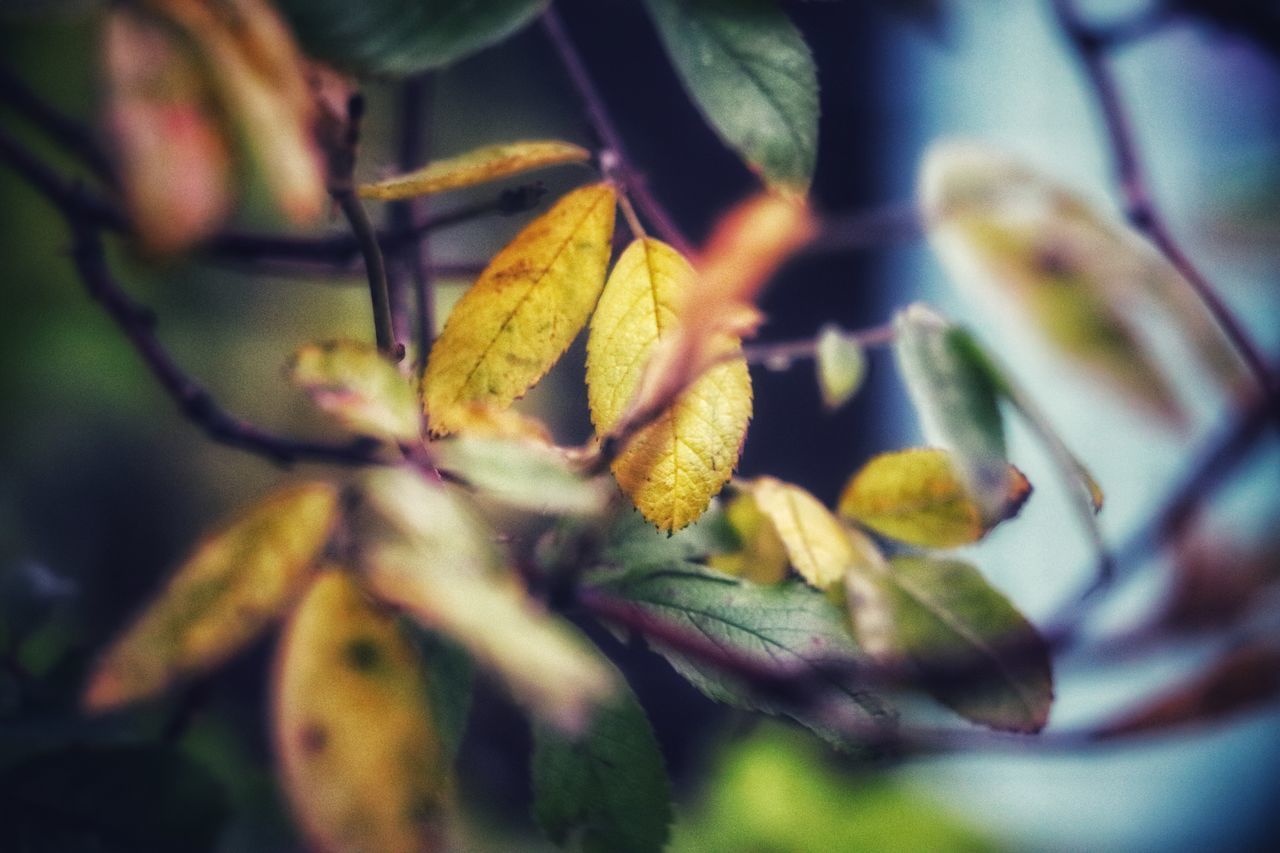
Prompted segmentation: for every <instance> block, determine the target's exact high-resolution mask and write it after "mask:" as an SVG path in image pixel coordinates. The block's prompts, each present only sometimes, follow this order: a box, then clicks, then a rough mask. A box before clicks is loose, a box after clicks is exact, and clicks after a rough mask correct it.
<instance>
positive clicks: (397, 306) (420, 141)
mask: <svg viewBox="0 0 1280 853" xmlns="http://www.w3.org/2000/svg"><path fill="white" fill-rule="evenodd" d="M431 99H432V77H431V76H430V75H429V74H423V75H417V76H414V77H410V78H409V79H407V80H405V81H404V83H403V84H402V85H401V89H400V109H399V122H400V128H399V151H398V155H397V165H398V168H399V170H400V172H401V173H402V174H403V173H405V172H409V171H412V170H413V169H415V168H417V167H418V166H420V165H421V164H423V163H425V162H426V161H427V160H429V159H430V150H431V149H430V139H429V129H428V122H429V115H430V111H431ZM426 205H427V203H426V199H424V198H414V199H406V200H404V201H399V202H393V203H391V204H390V205H388V207H387V226H388V228H387V230H388V231H403V230H405V229H408V228H410V227H412V224H413V222H414V221H415V220H416V219H421V218H422V217H423V216H424V215H425V212H426ZM396 261H398V262H394V261H393V263H392V265H391V268H390V279H389V281H390V284H391V295H392V304H393V314H394V315H395V316H396V318H397V319H398V320H399V321H400V323H399V326H398V327H397V329H396V334H397V336H398V337H399V338H400V340H408V339H409V338H410V336H411V335H412V337H413V339H414V340H415V341H416V349H417V369H418V371H419V373H421V371H423V370H424V369H425V368H426V364H427V353H428V352H429V351H430V350H431V342H432V339H433V338H434V336H435V326H436V321H435V280H434V275H433V270H432V265H431V247H430V245H429V244H428V242H427V240H426V239H421V240H416V241H414V243H413V244H412V245H410V246H409V247H407V249H406V250H405V252H404V253H402V254H401V255H400V257H399V258H397V259H396ZM406 273H407V274H408V277H409V280H410V283H411V284H412V293H413V301H414V303H415V305H414V317H415V318H416V322H415V323H414V324H413V328H412V330H411V329H410V323H409V322H408V320H409V306H408V301H409V300H408V290H409V288H406V287H405V286H404V284H405V282H404V276H405V274H406Z"/></svg>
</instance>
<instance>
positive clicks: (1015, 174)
mask: <svg viewBox="0 0 1280 853" xmlns="http://www.w3.org/2000/svg"><path fill="white" fill-rule="evenodd" d="M921 194H922V202H923V204H924V208H925V216H926V220H927V224H928V230H929V237H930V241H931V243H932V245H933V246H934V248H935V249H936V251H937V252H938V255H939V257H940V258H941V260H942V262H943V263H944V265H945V266H946V267H947V268H948V270H949V271H950V273H951V274H952V277H953V278H955V279H956V280H957V281H958V282H959V283H961V284H962V285H972V286H973V288H974V290H975V292H977V293H978V294H979V295H984V296H987V297H990V298H991V302H992V304H993V305H994V306H996V307H1001V306H1004V305H1013V306H1016V307H1017V308H1020V309H1021V310H1022V311H1023V316H1024V317H1025V318H1026V319H1027V320H1029V321H1030V322H1032V323H1034V324H1035V325H1036V326H1037V327H1038V328H1039V330H1040V331H1041V332H1042V333H1043V334H1044V335H1045V336H1046V337H1047V338H1048V340H1049V341H1050V342H1051V343H1052V344H1054V345H1055V346H1056V347H1058V348H1059V349H1060V350H1061V351H1062V352H1063V353H1064V354H1065V355H1066V356H1068V357H1069V358H1070V359H1072V360H1073V361H1075V362H1078V363H1080V364H1082V365H1084V366H1087V367H1089V368H1091V369H1092V370H1093V371H1094V373H1095V374H1096V375H1098V376H1100V377H1102V378H1103V379H1105V380H1106V381H1108V382H1110V383H1111V384H1112V385H1113V386H1114V387H1115V388H1116V389H1117V390H1119V391H1121V392H1123V393H1124V394H1125V395H1126V396H1127V397H1128V398H1129V399H1131V400H1133V401H1134V402H1137V403H1139V404H1141V405H1143V406H1144V407H1145V408H1146V409H1147V410H1148V411H1151V412H1153V413H1156V414H1159V415H1161V416H1163V417H1165V418H1167V419H1169V420H1172V421H1175V422H1176V421H1177V420H1179V419H1180V418H1181V409H1180V408H1179V406H1178V404H1177V401H1176V399H1175V397H1174V395H1173V394H1172V392H1171V391H1170V389H1169V385H1168V383H1167V381H1166V378H1165V377H1164V376H1163V375H1162V374H1161V372H1160V371H1159V370H1158V369H1157V367H1156V364H1155V362H1154V361H1153V359H1152V357H1151V356H1150V355H1149V354H1148V352H1147V350H1146V348H1145V347H1144V345H1143V342H1142V340H1141V339H1140V337H1139V335H1138V333H1137V332H1136V330H1135V320H1136V318H1137V317H1138V316H1141V313H1142V312H1143V311H1144V310H1145V307H1146V306H1147V305H1149V304H1150V303H1151V302H1152V301H1153V300H1154V301H1155V302H1157V303H1159V304H1160V306H1161V307H1162V308H1163V309H1164V310H1166V311H1168V312H1170V313H1171V315H1172V316H1173V317H1174V318H1175V319H1176V320H1177V321H1178V322H1179V323H1180V324H1181V326H1182V328H1183V330H1184V332H1185V333H1186V334H1187V335H1188V336H1189V338H1190V340H1191V342H1192V343H1193V344H1194V346H1195V347H1196V350H1197V352H1198V353H1199V355H1200V357H1201V359H1202V360H1203V361H1204V363H1205V364H1206V366H1207V367H1209V368H1210V369H1211V370H1212V371H1214V372H1215V374H1216V375H1218V376H1219V378H1220V379H1222V380H1223V382H1224V384H1226V385H1228V386H1231V387H1235V386H1238V385H1241V384H1243V383H1244V381H1245V377H1244V374H1243V370H1242V366H1241V364H1240V362H1239V359H1238V358H1237V357H1236V356H1235V354H1234V353H1233V352H1232V351H1231V349H1230V347H1229V345H1228V344H1227V342H1226V341H1225V339H1224V338H1223V336H1222V334H1221V332H1220V331H1219V330H1218V329H1217V327H1216V325H1215V324H1214V322H1213V320H1212V318H1211V317H1210V316H1209V314H1208V313H1207V311H1206V310H1205V308H1204V306H1203V305H1202V304H1201V303H1200V302H1199V300H1198V299H1197V298H1196V297H1195V294H1194V293H1192V292H1191V290H1190V288H1189V286H1188V285H1187V283H1186V282H1185V281H1184V280H1183V279H1182V278H1181V277H1180V276H1179V275H1178V273H1177V272H1176V270H1174V269H1173V267H1172V266H1171V265H1170V264H1169V263H1168V262H1167V261H1166V260H1165V259H1164V258H1163V257H1162V256H1161V255H1159V254H1158V253H1157V252H1155V250H1154V249H1152V248H1151V247H1150V246H1149V245H1147V244H1146V243H1144V242H1143V241H1142V240H1141V238H1139V237H1138V236H1137V235H1136V234H1135V233H1134V232H1133V231H1132V230H1131V229H1129V228H1127V227H1125V226H1123V225H1121V224H1119V223H1115V222H1111V221H1108V220H1107V219H1105V218H1104V217H1102V216H1100V215H1099V214H1098V213H1097V212H1095V211H1094V210H1092V209H1091V208H1090V207H1089V206H1088V205H1086V204H1085V203H1084V202H1083V201H1082V200H1081V199H1079V198H1077V197H1076V196H1074V195H1072V194H1071V193H1070V192H1068V191H1067V190H1065V189H1063V188H1061V187H1059V186H1057V185H1055V184H1054V183H1052V182H1051V181H1050V180H1048V179H1047V178H1045V177H1044V176H1042V175H1040V174H1038V173H1036V172H1034V171H1032V170H1031V169H1029V168H1027V167H1025V166H1024V165H1022V164H1020V163H1018V162H1016V161H1014V160H1012V159H1010V158H1008V157H1005V156H1004V155H1002V154H999V153H997V152H994V151H992V150H990V149H987V148H984V147H981V146H979V145H975V144H970V143H957V142H950V143H943V144H940V145H937V146H935V147H934V148H933V149H932V150H931V151H930V152H929V154H928V155H927V156H926V158H925V163H924V167H923V174H922V179H921Z"/></svg>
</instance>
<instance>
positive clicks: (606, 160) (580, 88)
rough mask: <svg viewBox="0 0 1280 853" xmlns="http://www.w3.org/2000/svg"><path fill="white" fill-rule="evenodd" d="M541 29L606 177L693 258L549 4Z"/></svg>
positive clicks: (661, 232) (662, 233)
mask: <svg viewBox="0 0 1280 853" xmlns="http://www.w3.org/2000/svg"><path fill="white" fill-rule="evenodd" d="M542 28H543V30H544V31H545V32H546V34H547V38H548V39H549V40H550V42H551V45H552V47H553V48H555V51H556V54H557V55H558V56H559V57H560V62H561V64H562V65H563V66H564V70H565V72H566V73H567V74H568V75H569V80H570V82H571V83H572V84H573V88H574V89H575V90H576V91H577V93H578V97H579V98H580V99H581V101H582V105H583V108H584V109H585V110H586V114H587V120H588V121H589V122H590V123H591V127H592V128H593V129H594V130H595V133H596V136H597V137H599V139H600V142H601V144H602V145H604V147H605V151H604V152H602V154H601V157H600V165H601V169H602V170H603V171H604V172H605V174H606V176H609V177H613V178H614V179H616V180H617V181H618V182H619V183H620V184H622V186H623V187H624V188H625V190H626V193H627V195H629V196H630V197H631V199H632V200H633V201H634V202H635V203H636V205H637V206H638V207H639V208H640V210H641V211H642V212H643V213H644V215H645V216H646V217H647V218H648V219H649V221H650V222H651V223H652V224H653V227H654V229H655V230H656V231H657V232H658V233H659V234H660V235H662V238H663V239H664V240H666V241H667V242H668V243H670V244H671V245H672V246H673V247H674V248H675V250H676V251H678V252H679V253H680V254H682V255H684V256H686V257H692V255H693V244H692V243H691V242H690V241H689V239H688V238H687V237H685V235H684V233H683V232H682V231H681V230H680V227H679V226H678V225H676V222H675V220H674V219H673V218H672V217H671V214H670V213H668V212H667V209H666V208H665V207H663V206H662V203H661V202H659V201H658V199H657V198H656V197H655V196H654V195H653V193H651V192H650V191H649V188H648V185H647V184H646V182H645V178H644V175H643V173H642V172H640V171H639V170H638V169H636V168H635V165H634V163H633V161H632V160H631V158H630V157H629V156H628V154H627V149H626V146H625V145H623V142H622V135H621V134H619V133H618V128H617V125H616V124H614V121H613V118H612V117H611V116H610V115H609V110H608V108H607V107H606V106H605V103H604V99H603V98H601V97H600V92H599V90H597V89H596V85H595V82H594V80H593V79H592V77H591V73H590V72H589V71H587V66H586V64H585V63H584V62H583V61H582V55H581V54H580V53H578V48H577V47H576V46H575V45H574V43H573V40H572V39H571V38H569V33H568V31H567V30H566V29H565V26H564V22H563V21H562V20H561V19H560V13H559V12H557V11H556V9H555V6H554V5H552V4H548V6H547V9H546V11H544V12H543V13H542Z"/></svg>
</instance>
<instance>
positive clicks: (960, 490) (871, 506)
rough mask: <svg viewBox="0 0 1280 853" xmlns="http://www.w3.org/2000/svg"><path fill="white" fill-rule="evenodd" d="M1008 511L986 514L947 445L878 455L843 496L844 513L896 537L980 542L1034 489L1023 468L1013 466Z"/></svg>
mask: <svg viewBox="0 0 1280 853" xmlns="http://www.w3.org/2000/svg"><path fill="white" fill-rule="evenodd" d="M1008 490H1009V497H1008V501H1007V502H1006V505H1005V506H1006V509H1005V514H1004V515H1003V516H1002V517H1000V518H996V519H986V520H984V519H983V515H982V512H981V510H980V509H979V507H978V505H977V503H975V502H974V500H973V498H972V497H971V496H970V494H969V492H968V491H967V489H966V488H965V485H964V482H963V481H962V480H961V479H960V477H959V475H958V474H957V472H956V470H955V466H954V464H953V462H952V459H951V455H950V454H949V453H947V452H946V451H945V450H937V449H934V448H913V449H910V450H900V451H896V452H893V453H884V454H881V455H880V456H877V457H875V458H874V459H872V460H871V461H869V462H868V463H867V464H866V465H864V466H863V467H862V469H861V470H860V471H858V473H857V474H855V475H854V476H853V478H852V479H851V480H850V481H849V484H848V485H847V486H845V490H844V494H842V495H841V496H840V507H839V511H840V515H842V516H844V517H845V518H849V519H852V520H853V521H856V522H858V523H859V524H861V525H863V526H864V527H867V528H870V529H871V530H874V531H875V532H876V533H879V534H881V535H884V536H888V537H889V538H891V539H897V540H898V541H900V542H906V543H908V544H910V545H919V546H921V547H924V548H954V547H957V546H959V545H967V544H969V543H971V542H977V541H978V540H979V539H981V538H982V537H984V536H986V535H987V533H988V532H990V530H991V528H992V527H994V526H995V525H996V524H998V523H1000V522H1001V521H1004V520H1006V519H1009V518H1012V517H1013V516H1015V515H1017V514H1018V511H1019V510H1021V509H1022V504H1023V503H1025V502H1026V500H1027V498H1028V497H1029V496H1030V494H1031V484H1030V483H1028V482H1027V478H1026V477H1025V476H1023V474H1022V472H1021V471H1019V470H1018V469H1017V468H1015V467H1013V466H1012V465H1009V466H1008Z"/></svg>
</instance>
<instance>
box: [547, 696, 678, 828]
mask: <svg viewBox="0 0 1280 853" xmlns="http://www.w3.org/2000/svg"><path fill="white" fill-rule="evenodd" d="M533 738H534V747H533V796H534V803H533V813H534V816H535V817H536V818H537V821H538V825H539V826H541V827H542V829H543V831H544V832H545V833H546V834H547V836H548V837H549V838H550V839H551V840H552V841H554V842H555V843H556V844H559V845H561V846H565V845H566V844H567V843H568V842H569V840H570V838H574V839H576V842H577V844H578V845H580V847H579V848H578V849H581V850H583V851H585V853H614V851H616V853H657V851H660V850H662V849H663V847H664V846H665V845H666V841H667V837H668V833H669V830H668V825H669V824H670V823H671V784H670V782H668V781H667V772H666V768H665V767H664V765H663V760H662V753H661V752H659V750H658V741H657V739H656V738H655V737H654V735H653V730H652V729H651V728H650V727H649V720H648V718H647V717H645V713H644V709H643V708H641V707H640V703H639V702H637V701H636V697H635V696H634V695H633V694H632V693H631V691H630V690H629V689H625V688H624V689H622V690H620V691H619V692H618V695H617V696H616V697H615V698H614V700H613V701H612V702H610V703H609V704H607V705H604V706H603V707H601V708H600V710H599V711H597V712H596V715H595V717H593V718H592V720H591V725H590V727H588V729H587V730H586V731H585V732H584V733H583V734H581V735H580V736H578V737H576V738H568V737H565V736H564V735H563V734H561V733H559V732H557V731H556V730H554V729H551V728H548V727H546V726H535V727H534V730H533Z"/></svg>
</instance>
